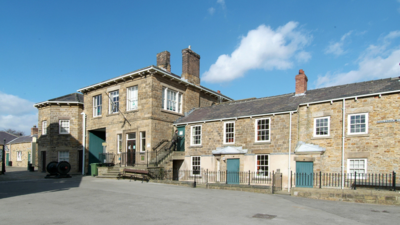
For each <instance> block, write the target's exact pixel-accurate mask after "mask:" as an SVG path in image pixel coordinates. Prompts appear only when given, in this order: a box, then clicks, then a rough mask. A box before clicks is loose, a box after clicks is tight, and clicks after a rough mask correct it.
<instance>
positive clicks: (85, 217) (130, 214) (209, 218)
mask: <svg viewBox="0 0 400 225" xmlns="http://www.w3.org/2000/svg"><path fill="white" fill-rule="evenodd" d="M7 169H8V170H7V172H6V174H5V175H0V224H96V225H100V224H396V223H397V222H398V221H399V220H400V207H396V206H385V205H372V204H357V203H346V202H333V201H322V200H313V199H306V198H299V197H291V196H288V195H270V194H258V193H248V192H240V191H228V190H212V189H203V188H189V187H182V186H174V185H167V184H159V183H152V182H149V183H146V182H145V183H142V182H140V181H132V182H130V181H129V180H119V181H118V180H109V179H98V178H93V177H90V176H80V175H75V176H73V177H72V178H70V179H44V176H45V174H44V173H39V172H33V173H32V172H27V171H25V169H16V168H10V169H9V168H7Z"/></svg>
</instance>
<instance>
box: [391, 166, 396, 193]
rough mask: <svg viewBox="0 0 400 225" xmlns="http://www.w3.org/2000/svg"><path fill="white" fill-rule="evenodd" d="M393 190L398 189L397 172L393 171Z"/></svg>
mask: <svg viewBox="0 0 400 225" xmlns="http://www.w3.org/2000/svg"><path fill="white" fill-rule="evenodd" d="M392 183H393V191H396V172H394V171H393V181H392Z"/></svg>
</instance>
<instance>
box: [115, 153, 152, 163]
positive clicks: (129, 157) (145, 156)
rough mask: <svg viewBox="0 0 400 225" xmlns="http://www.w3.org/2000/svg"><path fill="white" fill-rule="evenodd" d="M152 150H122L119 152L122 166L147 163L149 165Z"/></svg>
mask: <svg viewBox="0 0 400 225" xmlns="http://www.w3.org/2000/svg"><path fill="white" fill-rule="evenodd" d="M151 155H152V152H150V151H143V152H121V153H120V154H118V157H119V164H120V166H135V165H146V166H148V164H149V160H151V158H152V156H151Z"/></svg>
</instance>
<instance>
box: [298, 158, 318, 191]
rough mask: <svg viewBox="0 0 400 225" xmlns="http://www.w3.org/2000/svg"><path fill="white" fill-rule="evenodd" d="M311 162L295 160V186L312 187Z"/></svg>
mask: <svg viewBox="0 0 400 225" xmlns="http://www.w3.org/2000/svg"><path fill="white" fill-rule="evenodd" d="M313 183H314V180H313V162H296V187H309V188H312V187H313Z"/></svg>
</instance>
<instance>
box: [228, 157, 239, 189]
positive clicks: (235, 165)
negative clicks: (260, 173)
mask: <svg viewBox="0 0 400 225" xmlns="http://www.w3.org/2000/svg"><path fill="white" fill-rule="evenodd" d="M226 164H227V165H226V168H227V174H226V181H227V184H239V168H240V167H239V166H240V160H239V159H228V160H227V163H226Z"/></svg>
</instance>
